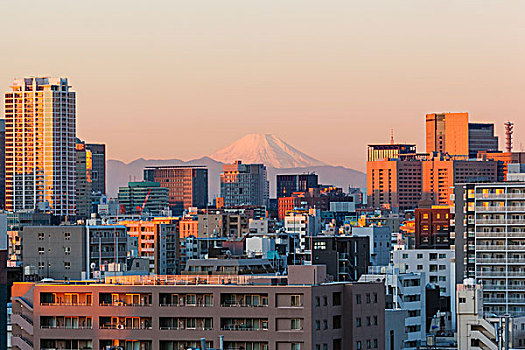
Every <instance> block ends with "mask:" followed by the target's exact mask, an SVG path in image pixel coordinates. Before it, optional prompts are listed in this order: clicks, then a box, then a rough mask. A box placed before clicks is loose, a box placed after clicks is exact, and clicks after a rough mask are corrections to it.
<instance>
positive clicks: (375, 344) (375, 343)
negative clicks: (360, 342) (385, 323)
mask: <svg viewBox="0 0 525 350" xmlns="http://www.w3.org/2000/svg"><path fill="white" fill-rule="evenodd" d="M374 349H377V339H374Z"/></svg>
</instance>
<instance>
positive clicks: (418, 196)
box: [367, 153, 498, 211]
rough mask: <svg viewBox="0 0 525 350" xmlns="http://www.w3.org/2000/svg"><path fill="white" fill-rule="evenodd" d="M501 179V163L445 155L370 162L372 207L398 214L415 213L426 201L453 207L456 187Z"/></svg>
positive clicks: (368, 181) (368, 171) (368, 175)
mask: <svg viewBox="0 0 525 350" xmlns="http://www.w3.org/2000/svg"><path fill="white" fill-rule="evenodd" d="M497 178H498V162H497V161H493V160H485V161H483V160H468V159H467V158H466V157H455V156H448V155H446V154H443V153H437V154H432V155H428V156H427V155H418V156H417V157H406V158H402V159H390V160H380V161H374V162H367V194H368V205H370V206H372V207H373V208H380V207H387V208H390V209H392V210H394V211H405V210H409V209H415V208H416V207H417V206H418V204H419V202H420V201H422V200H423V201H426V202H429V203H431V204H435V205H450V206H452V205H454V203H453V201H452V200H451V195H452V194H453V190H452V188H453V186H454V184H455V183H462V182H477V181H480V182H481V181H496V180H497Z"/></svg>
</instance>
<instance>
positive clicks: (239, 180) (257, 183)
mask: <svg viewBox="0 0 525 350" xmlns="http://www.w3.org/2000/svg"><path fill="white" fill-rule="evenodd" d="M269 186H270V185H269V182H268V180H267V175H266V166H264V165H263V164H243V163H242V162H240V161H237V162H235V163H233V164H224V165H223V166H222V173H221V198H222V199H223V200H224V206H225V207H235V206H241V205H256V206H268V198H269V190H270V187H269Z"/></svg>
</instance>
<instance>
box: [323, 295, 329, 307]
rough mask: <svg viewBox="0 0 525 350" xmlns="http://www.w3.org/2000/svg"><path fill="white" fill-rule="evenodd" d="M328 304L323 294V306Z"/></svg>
mask: <svg viewBox="0 0 525 350" xmlns="http://www.w3.org/2000/svg"><path fill="white" fill-rule="evenodd" d="M327 305H328V298H327V297H326V295H325V296H323V306H327Z"/></svg>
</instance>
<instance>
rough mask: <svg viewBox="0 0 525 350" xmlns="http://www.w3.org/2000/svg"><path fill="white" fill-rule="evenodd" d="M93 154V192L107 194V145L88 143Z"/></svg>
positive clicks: (87, 147)
mask: <svg viewBox="0 0 525 350" xmlns="http://www.w3.org/2000/svg"><path fill="white" fill-rule="evenodd" d="M86 149H87V150H89V151H90V152H91V180H92V184H93V192H95V193H100V194H104V195H105V194H106V145H105V144H95V143H86Z"/></svg>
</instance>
